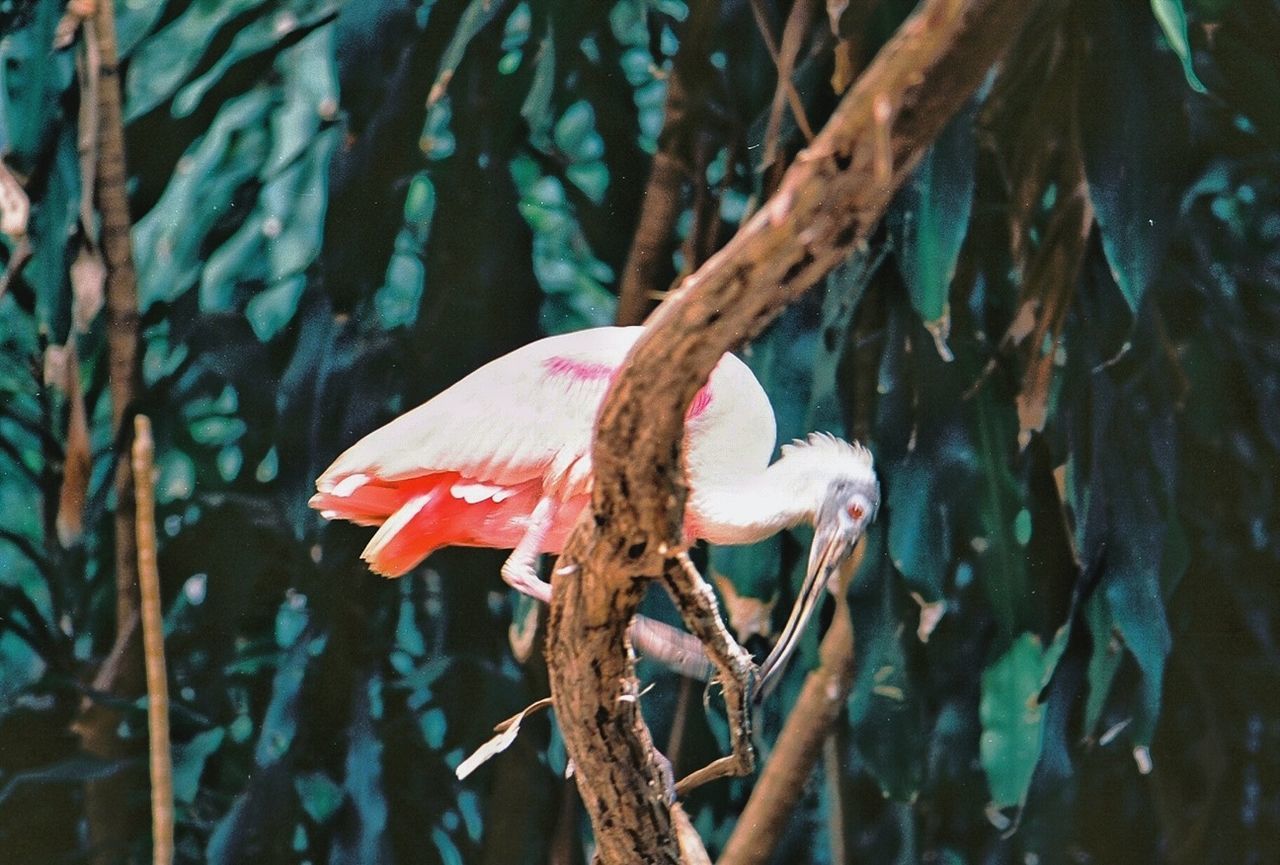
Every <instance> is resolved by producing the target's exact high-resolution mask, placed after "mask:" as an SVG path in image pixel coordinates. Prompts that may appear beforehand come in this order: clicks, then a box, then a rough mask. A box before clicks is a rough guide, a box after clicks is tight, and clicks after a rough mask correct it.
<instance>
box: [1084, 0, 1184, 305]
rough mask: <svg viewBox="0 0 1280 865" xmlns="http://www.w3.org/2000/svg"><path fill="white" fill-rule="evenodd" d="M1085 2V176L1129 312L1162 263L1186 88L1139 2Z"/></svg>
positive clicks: (1172, 217)
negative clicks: (1087, 25) (1088, 38)
mask: <svg viewBox="0 0 1280 865" xmlns="http://www.w3.org/2000/svg"><path fill="white" fill-rule="evenodd" d="M1086 7H1087V8H1086V9H1085V10H1083V11H1084V14H1085V16H1086V18H1087V19H1088V20H1089V21H1090V31H1091V36H1092V39H1093V42H1094V45H1093V49H1092V50H1091V51H1090V52H1089V53H1088V55H1087V56H1086V60H1085V62H1084V64H1083V68H1082V76H1081V87H1080V100H1081V102H1080V105H1079V108H1078V110H1079V116H1080V126H1081V128H1080V139H1081V146H1082V149H1083V152H1084V164H1085V176H1086V178H1087V179H1088V183H1089V195H1090V198H1091V200H1092V202H1093V207H1094V212H1095V215H1096V218H1097V221H1098V226H1099V227H1100V228H1101V230H1102V232H1101V233H1102V248H1103V251H1104V252H1105V253H1106V257H1107V263H1108V264H1109V265H1110V267H1111V272H1112V275H1113V276H1114V277H1115V281H1116V284H1117V285H1118V286H1119V287H1120V291H1121V293H1122V294H1123V296H1124V299H1125V301H1127V302H1128V304H1129V308H1130V309H1131V310H1134V311H1136V310H1137V309H1138V307H1139V305H1140V304H1141V302H1142V298H1143V296H1144V294H1145V293H1146V291H1147V289H1148V288H1150V287H1151V285H1152V283H1153V282H1154V281H1155V280H1156V278H1157V277H1158V276H1159V275H1160V270H1161V268H1162V267H1163V266H1164V260H1165V256H1166V254H1167V253H1168V249H1169V243H1170V240H1171V238H1172V234H1173V229H1174V228H1175V226H1176V223H1177V217H1178V204H1179V198H1180V194H1181V190H1182V188H1183V187H1184V186H1185V184H1186V182H1187V180H1188V179H1189V178H1190V141H1189V132H1188V126H1187V114H1186V110H1185V107H1184V105H1183V102H1184V97H1185V89H1184V88H1183V87H1182V83H1181V77H1182V76H1181V73H1180V72H1179V71H1178V70H1177V68H1176V66H1175V65H1174V63H1173V58H1171V57H1169V56H1167V55H1161V54H1160V53H1159V52H1157V51H1156V49H1155V38H1154V33H1153V27H1154V22H1153V21H1152V20H1151V19H1150V18H1149V17H1148V16H1146V15H1145V14H1143V13H1142V10H1141V9H1139V8H1138V7H1136V6H1135V5H1134V4H1131V3H1114V2H1112V0H1090V2H1089V3H1086Z"/></svg>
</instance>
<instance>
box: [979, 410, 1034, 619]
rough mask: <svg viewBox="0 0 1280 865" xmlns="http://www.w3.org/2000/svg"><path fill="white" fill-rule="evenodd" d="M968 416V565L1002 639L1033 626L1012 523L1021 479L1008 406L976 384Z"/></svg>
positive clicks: (1021, 500) (1019, 506)
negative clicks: (971, 469) (971, 480)
mask: <svg viewBox="0 0 1280 865" xmlns="http://www.w3.org/2000/svg"><path fill="white" fill-rule="evenodd" d="M968 421H969V424H970V429H971V430H972V431H973V435H974V437H975V440H974V451H975V452H976V454H977V464H976V465H977V472H978V473H977V477H976V478H975V480H976V484H975V486H974V488H973V496H972V501H973V505H974V507H973V510H972V514H971V516H972V518H973V520H974V523H973V524H972V525H973V529H974V530H976V531H977V533H978V534H977V535H976V537H975V538H974V539H973V541H972V542H971V546H972V547H973V549H974V551H975V553H976V558H975V560H974V564H975V567H976V570H977V572H978V576H979V579H980V580H981V582H982V587H983V589H984V591H985V592H986V595H987V598H988V599H989V600H990V602H991V608H992V610H993V611H994V612H995V614H996V619H997V621H998V622H999V624H1000V628H1001V631H1002V633H1003V634H1005V635H1006V638H1007V639H1012V637H1013V635H1015V634H1017V633H1020V632H1021V631H1023V630H1025V629H1026V628H1028V627H1032V626H1034V624H1035V622H1034V621H1033V619H1032V612H1031V597H1032V596H1033V595H1034V593H1035V586H1034V585H1033V584H1032V582H1031V580H1030V578H1029V577H1028V574H1027V561H1026V551H1025V550H1024V549H1023V547H1021V546H1020V545H1019V544H1018V543H1017V539H1016V537H1015V536H1014V524H1015V522H1016V520H1017V515H1018V513H1019V512H1020V511H1021V510H1023V509H1024V507H1025V495H1024V490H1023V488H1022V484H1021V483H1020V482H1019V480H1018V478H1017V476H1016V475H1015V474H1014V472H1013V467H1012V466H1013V461H1014V460H1015V458H1016V454H1017V453H1018V448H1017V442H1016V436H1017V428H1018V419H1017V414H1016V411H1015V410H1014V407H1013V406H1012V405H1011V404H1009V403H1008V402H1006V401H1003V400H998V399H996V398H995V396H994V395H993V393H992V389H991V388H982V389H980V390H979V391H978V393H977V394H975V395H974V397H973V399H971V400H970V401H969V406H968Z"/></svg>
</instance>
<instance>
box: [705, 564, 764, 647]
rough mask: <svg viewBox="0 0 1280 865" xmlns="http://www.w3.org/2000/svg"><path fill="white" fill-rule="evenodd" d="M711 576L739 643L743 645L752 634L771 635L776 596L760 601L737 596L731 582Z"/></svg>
mask: <svg viewBox="0 0 1280 865" xmlns="http://www.w3.org/2000/svg"><path fill="white" fill-rule="evenodd" d="M711 576H712V579H713V580H714V581H715V584H716V588H717V589H719V590H720V597H721V598H723V599H724V613H725V616H726V617H727V618H728V619H729V627H731V628H733V632H734V634H735V635H736V636H737V638H738V642H739V643H745V642H746V641H747V638H748V637H750V636H751V635H752V634H759V635H760V636H762V637H765V638H768V637H770V636H772V635H773V608H774V607H775V606H777V604H778V596H777V595H774V596H773V597H772V598H770V599H769V600H767V601H762V600H760V599H759V598H753V597H752V596H751V595H742V594H739V593H738V590H737V588H736V587H735V586H734V585H733V581H732V580H730V579H729V578H728V577H725V576H724V575H723V574H717V573H712V575H711Z"/></svg>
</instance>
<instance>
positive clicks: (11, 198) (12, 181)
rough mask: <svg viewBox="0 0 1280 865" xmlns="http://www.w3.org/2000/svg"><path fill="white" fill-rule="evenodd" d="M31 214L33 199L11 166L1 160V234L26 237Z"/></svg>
mask: <svg viewBox="0 0 1280 865" xmlns="http://www.w3.org/2000/svg"><path fill="white" fill-rule="evenodd" d="M30 216H31V200H30V199H28V198H27V193H26V190H24V189H23V188H22V184H21V183H19V182H18V178H16V177H14V176H13V172H12V171H10V170H9V166H7V165H5V164H4V162H3V161H0V234H7V235H8V236H9V237H13V238H19V237H25V236H26V234H27V219H28V218H29V217H30Z"/></svg>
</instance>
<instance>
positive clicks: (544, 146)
mask: <svg viewBox="0 0 1280 865" xmlns="http://www.w3.org/2000/svg"><path fill="white" fill-rule="evenodd" d="M555 86H556V42H555V36H554V30H553V29H552V24H551V21H550V20H548V21H547V32H546V35H544V36H543V37H542V40H541V42H540V43H539V44H538V54H537V57H536V58H535V60H534V67H533V80H531V81H530V82H529V92H528V93H527V94H525V97H524V102H523V103H522V104H521V105H520V116H521V117H523V118H524V120H525V123H527V124H528V125H529V143H530V144H532V145H533V146H534V147H537V148H539V149H540V150H549V149H550V147H551V129H552V126H553V124H554V120H555V118H554V117H553V116H552V114H551V96H552V94H553V93H554V91H555Z"/></svg>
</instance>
